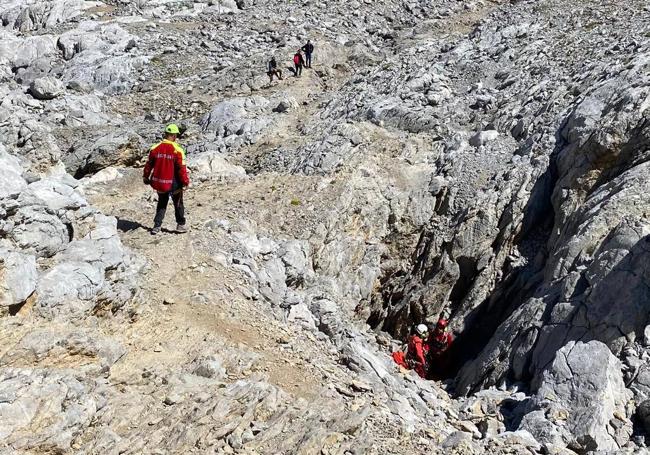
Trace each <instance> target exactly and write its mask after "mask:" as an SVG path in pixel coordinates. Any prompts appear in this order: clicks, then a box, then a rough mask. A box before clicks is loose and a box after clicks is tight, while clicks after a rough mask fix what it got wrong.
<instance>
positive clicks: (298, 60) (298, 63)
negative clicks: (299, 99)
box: [293, 49, 305, 77]
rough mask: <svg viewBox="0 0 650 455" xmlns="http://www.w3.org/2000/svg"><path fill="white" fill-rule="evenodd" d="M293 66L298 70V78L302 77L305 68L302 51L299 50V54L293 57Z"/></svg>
mask: <svg viewBox="0 0 650 455" xmlns="http://www.w3.org/2000/svg"><path fill="white" fill-rule="evenodd" d="M293 64H294V66H295V68H296V70H295V71H296V77H300V75H301V74H302V67H303V66H305V59H304V58H303V56H302V52H301V50H300V49H298V52H296V54H295V55H294V56H293Z"/></svg>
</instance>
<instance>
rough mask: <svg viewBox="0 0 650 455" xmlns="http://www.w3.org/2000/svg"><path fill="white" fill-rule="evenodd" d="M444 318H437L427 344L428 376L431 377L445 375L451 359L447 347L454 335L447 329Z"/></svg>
mask: <svg viewBox="0 0 650 455" xmlns="http://www.w3.org/2000/svg"><path fill="white" fill-rule="evenodd" d="M447 325H448V322H447V320H446V319H439V320H438V322H437V323H436V328H435V329H434V330H433V332H431V335H430V336H429V339H428V340H427V344H428V346H429V355H428V360H429V368H430V369H429V376H430V377H431V378H432V379H442V378H444V377H445V376H446V375H447V372H448V370H449V366H450V362H451V359H450V357H449V348H450V347H451V345H452V343H453V342H454V336H453V335H452V334H451V333H449V332H448V331H447Z"/></svg>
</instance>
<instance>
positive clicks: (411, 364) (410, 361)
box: [392, 324, 429, 378]
mask: <svg viewBox="0 0 650 455" xmlns="http://www.w3.org/2000/svg"><path fill="white" fill-rule="evenodd" d="M428 336H429V328H428V327H427V326H426V325H425V324H419V325H418V326H417V327H416V328H415V334H413V335H411V336H410V337H409V339H408V345H407V348H406V354H404V352H403V351H396V352H393V354H392V357H393V360H394V361H395V363H397V364H398V365H400V366H402V367H404V368H408V369H409V370H415V372H416V373H417V374H418V375H420V377H422V378H424V377H426V375H427V353H428V351H429V346H428V345H427V343H426V342H425V340H426V339H427V337H428Z"/></svg>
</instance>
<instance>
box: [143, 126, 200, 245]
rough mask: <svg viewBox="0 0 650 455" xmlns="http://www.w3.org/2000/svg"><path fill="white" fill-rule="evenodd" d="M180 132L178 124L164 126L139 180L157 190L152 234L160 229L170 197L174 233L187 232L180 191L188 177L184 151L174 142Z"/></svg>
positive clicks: (187, 184) (187, 181) (186, 182)
mask: <svg viewBox="0 0 650 455" xmlns="http://www.w3.org/2000/svg"><path fill="white" fill-rule="evenodd" d="M179 134H180V130H179V128H178V126H177V125H175V124H170V125H167V127H166V128H165V134H164V138H163V140H162V141H161V142H159V143H157V144H155V145H153V146H152V147H151V149H150V150H149V158H148V159H147V164H146V165H145V167H144V172H143V175H142V181H143V182H144V184H145V185H151V187H152V188H153V189H154V190H155V191H156V192H157V193H158V205H157V206H156V216H155V217H154V220H153V229H151V235H156V234H158V233H159V232H160V229H161V228H162V223H163V219H164V218H165V212H166V210H167V205H168V204H169V199H170V198H171V200H172V202H173V204H174V215H175V216H176V232H178V233H184V232H187V227H186V226H185V221H186V220H185V207H184V205H183V190H184V189H185V188H187V187H188V186H189V184H190V179H189V177H188V175H187V168H186V166H185V150H183V147H181V146H180V145H179V144H178V143H177V142H176V139H177V138H178V135H179Z"/></svg>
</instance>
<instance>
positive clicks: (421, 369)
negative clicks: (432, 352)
mask: <svg viewBox="0 0 650 455" xmlns="http://www.w3.org/2000/svg"><path fill="white" fill-rule="evenodd" d="M428 352H429V346H428V345H427V344H426V343H425V342H424V340H423V339H422V338H420V337H419V336H417V335H413V336H411V338H409V343H408V351H407V353H406V360H407V362H409V363H411V364H412V365H413V369H414V370H415V372H416V373H417V374H419V375H420V376H421V377H425V376H426V373H427V367H426V363H427V353H428Z"/></svg>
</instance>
